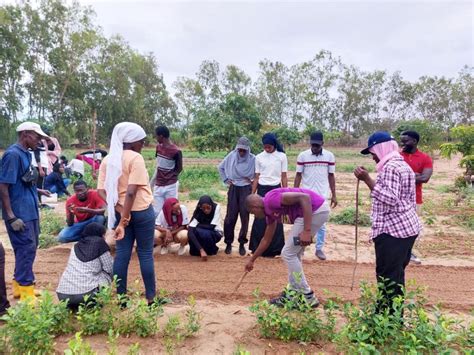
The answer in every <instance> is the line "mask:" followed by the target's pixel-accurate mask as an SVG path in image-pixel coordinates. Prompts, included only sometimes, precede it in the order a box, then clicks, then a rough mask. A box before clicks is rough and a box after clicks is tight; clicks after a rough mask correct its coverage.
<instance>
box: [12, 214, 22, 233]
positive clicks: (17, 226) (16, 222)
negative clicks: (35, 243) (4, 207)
mask: <svg viewBox="0 0 474 355" xmlns="http://www.w3.org/2000/svg"><path fill="white" fill-rule="evenodd" d="M8 223H10V227H12V229H13V230H14V231H15V232H23V231H24V230H25V222H23V220H22V219H21V218H16V217H13V218H11V219H9V220H8Z"/></svg>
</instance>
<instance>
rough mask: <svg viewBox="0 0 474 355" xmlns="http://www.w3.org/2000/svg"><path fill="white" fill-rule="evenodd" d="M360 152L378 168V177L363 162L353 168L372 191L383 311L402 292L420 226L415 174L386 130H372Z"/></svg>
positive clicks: (373, 235)
mask: <svg viewBox="0 0 474 355" xmlns="http://www.w3.org/2000/svg"><path fill="white" fill-rule="evenodd" d="M361 153H362V154H365V155H367V154H371V155H372V158H373V160H374V161H375V163H376V168H377V179H376V180H373V179H372V178H371V177H370V175H369V173H368V171H367V170H366V169H365V168H364V167H361V166H360V167H357V168H356V169H355V170H354V175H355V176H356V177H357V179H359V180H362V181H363V182H365V184H366V185H367V186H368V187H369V189H370V191H371V193H370V195H371V197H372V210H371V216H370V218H371V220H372V232H371V239H372V240H373V242H374V245H375V263H376V268H375V271H376V274H377V282H379V285H380V284H382V285H383V289H382V290H381V292H382V294H383V295H384V299H383V302H381V303H379V305H378V310H379V311H382V310H383V308H386V307H388V308H389V309H392V301H393V299H394V298H395V297H397V296H400V295H402V294H403V290H402V287H403V286H405V268H406V266H407V265H408V263H409V262H410V255H411V249H412V247H413V243H415V240H416V237H417V236H418V234H419V233H420V230H421V224H420V221H419V220H418V216H417V214H416V203H415V201H416V200H415V174H414V173H413V171H412V170H411V168H410V167H409V166H408V164H407V163H405V161H404V160H403V157H402V156H401V155H400V153H399V152H398V145H397V142H396V141H395V140H394V138H393V137H392V136H391V135H390V134H389V133H387V132H383V131H379V132H375V133H374V134H372V135H371V136H370V137H369V141H368V146H367V148H365V149H364V150H362V151H361Z"/></svg>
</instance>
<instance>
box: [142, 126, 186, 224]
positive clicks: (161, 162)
mask: <svg viewBox="0 0 474 355" xmlns="http://www.w3.org/2000/svg"><path fill="white" fill-rule="evenodd" d="M155 134H156V140H157V142H158V144H157V145H156V170H155V173H154V174H153V177H152V178H151V181H150V184H151V186H153V200H154V202H153V208H154V210H155V214H156V215H158V213H160V211H161V209H162V208H163V203H164V202H165V200H166V199H167V198H169V197H174V198H178V187H179V183H178V176H179V174H180V173H181V171H182V170H183V154H182V153H181V150H180V149H179V148H178V147H177V146H176V145H175V144H173V143H172V142H171V141H170V131H169V129H168V127H165V126H158V127H156V130H155Z"/></svg>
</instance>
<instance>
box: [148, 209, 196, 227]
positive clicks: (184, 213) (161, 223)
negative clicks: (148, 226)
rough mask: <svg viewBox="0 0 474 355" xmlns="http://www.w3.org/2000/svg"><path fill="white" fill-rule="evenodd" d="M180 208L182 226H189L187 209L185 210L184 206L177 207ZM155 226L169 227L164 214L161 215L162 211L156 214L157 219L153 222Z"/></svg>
mask: <svg viewBox="0 0 474 355" xmlns="http://www.w3.org/2000/svg"><path fill="white" fill-rule="evenodd" d="M179 206H180V207H181V215H182V216H183V224H182V225H183V226H186V225H188V224H189V217H188V209H187V208H186V206H185V205H179ZM155 225H156V226H160V227H163V228H169V227H170V225H169V224H168V222H166V218H165V214H164V213H163V210H161V212H160V213H159V214H158V217H156V220H155Z"/></svg>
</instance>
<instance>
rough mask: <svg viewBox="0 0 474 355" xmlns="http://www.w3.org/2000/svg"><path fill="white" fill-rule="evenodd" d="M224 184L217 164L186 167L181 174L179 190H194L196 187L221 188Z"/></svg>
mask: <svg viewBox="0 0 474 355" xmlns="http://www.w3.org/2000/svg"><path fill="white" fill-rule="evenodd" d="M219 186H222V183H221V180H220V176H219V172H218V170H217V166H213V165H202V166H190V167H185V168H184V170H183V172H182V173H181V174H180V175H179V190H180V192H184V191H193V190H196V189H199V188H200V189H208V188H210V187H213V188H219Z"/></svg>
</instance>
